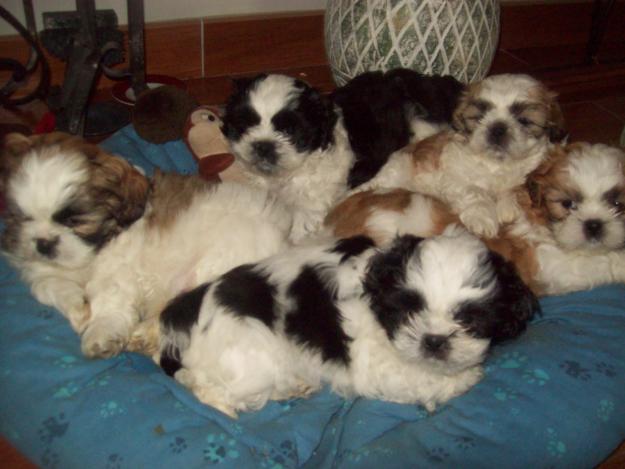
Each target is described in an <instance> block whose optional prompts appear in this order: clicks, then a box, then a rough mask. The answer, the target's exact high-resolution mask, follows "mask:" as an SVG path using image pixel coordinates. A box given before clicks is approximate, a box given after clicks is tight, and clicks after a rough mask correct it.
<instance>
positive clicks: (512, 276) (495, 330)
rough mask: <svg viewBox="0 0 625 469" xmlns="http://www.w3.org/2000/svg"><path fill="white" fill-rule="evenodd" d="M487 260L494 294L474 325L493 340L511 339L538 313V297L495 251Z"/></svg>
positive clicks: (491, 252) (488, 255) (490, 253)
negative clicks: (493, 280)
mask: <svg viewBox="0 0 625 469" xmlns="http://www.w3.org/2000/svg"><path fill="white" fill-rule="evenodd" d="M486 262H489V263H490V264H491V266H492V268H493V270H494V272H495V276H496V278H497V286H496V290H495V293H494V295H493V296H492V297H491V298H490V299H489V300H488V302H487V304H485V305H482V308H483V314H482V315H481V316H476V324H475V328H477V329H478V332H479V329H480V328H481V329H483V330H482V331H481V332H482V334H483V335H484V336H485V337H489V338H490V339H491V341H492V343H497V342H501V341H502V340H506V339H512V338H515V337H517V336H518V335H519V334H521V333H522V332H523V331H524V330H525V328H526V326H527V322H528V321H529V320H530V319H532V318H533V317H534V315H536V314H540V304H539V303H538V299H537V298H536V296H535V295H534V293H532V291H531V290H530V289H529V287H528V286H527V285H526V284H525V283H523V280H521V277H520V276H519V274H518V272H517V270H516V268H515V267H514V264H512V263H511V262H509V261H507V260H505V259H504V258H503V257H502V256H501V255H499V254H498V253H496V252H494V251H489V253H488V254H487V259H486Z"/></svg>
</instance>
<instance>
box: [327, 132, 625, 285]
mask: <svg viewBox="0 0 625 469" xmlns="http://www.w3.org/2000/svg"><path fill="white" fill-rule="evenodd" d="M624 167H625V154H623V152H622V151H621V150H619V149H617V148H612V147H608V146H606V145H601V144H596V145H590V144H587V143H575V144H570V145H567V146H563V147H560V146H556V147H554V148H553V149H552V150H551V151H550V152H549V154H548V156H547V158H546V160H545V162H544V163H543V164H542V165H541V166H539V167H538V168H537V170H536V171H534V172H533V173H531V174H530V175H529V176H528V181H527V184H526V187H524V188H522V189H521V190H518V191H517V192H516V195H517V201H518V202H519V205H520V206H521V207H522V215H521V216H520V217H518V218H517V219H516V220H515V221H514V222H512V223H510V224H507V225H504V226H503V228H502V230H500V232H499V234H498V235H497V236H496V237H493V238H488V239H484V241H485V242H486V244H487V245H488V247H489V248H490V249H492V250H494V251H496V252H498V253H499V254H501V255H502V256H504V257H505V258H506V259H508V260H510V261H511V262H513V263H514V265H515V266H516V268H517V270H518V271H519V274H520V275H521V277H522V278H523V280H524V281H525V282H526V283H527V284H528V285H529V286H530V287H531V288H532V290H533V291H534V292H535V293H536V294H539V295H555V294H563V293H567V292H570V291H575V290H583V289H588V288H591V287H594V286H597V285H601V284H607V283H612V282H625V169H624ZM459 221H460V220H459V218H458V216H457V215H456V214H455V213H453V211H452V210H451V208H450V207H448V206H446V205H445V204H442V203H441V202H439V201H438V200H436V199H433V198H431V197H429V196H426V195H423V194H419V193H414V192H410V191H407V190H404V189H395V190H377V191H364V192H361V193H358V194H355V195H353V196H351V197H349V198H347V199H346V200H344V201H343V202H342V203H341V204H339V205H338V206H337V207H336V208H335V209H334V210H333V211H332V212H330V214H329V215H328V217H327V219H326V224H327V228H328V229H329V231H330V232H331V233H332V234H334V235H336V236H354V235H362V234H364V235H368V236H370V237H372V238H373V239H375V240H376V242H378V243H388V242H391V241H392V239H393V238H394V237H395V236H397V234H405V233H410V234H413V235H418V236H435V235H437V234H439V233H441V232H443V231H444V230H445V228H446V227H447V226H449V225H451V224H455V223H459Z"/></svg>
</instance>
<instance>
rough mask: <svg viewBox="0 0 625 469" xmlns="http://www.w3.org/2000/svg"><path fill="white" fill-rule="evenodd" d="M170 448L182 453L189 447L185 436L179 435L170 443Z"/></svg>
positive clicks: (176, 452)
mask: <svg viewBox="0 0 625 469" xmlns="http://www.w3.org/2000/svg"><path fill="white" fill-rule="evenodd" d="M169 449H170V450H171V452H172V453H174V454H180V453H182V452H183V451H184V450H185V449H187V441H186V440H185V439H184V438H181V437H179V436H177V437H176V439H175V440H174V441H172V442H171V443H169Z"/></svg>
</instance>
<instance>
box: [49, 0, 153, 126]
mask: <svg viewBox="0 0 625 469" xmlns="http://www.w3.org/2000/svg"><path fill="white" fill-rule="evenodd" d="M127 4H128V23H129V24H128V29H129V36H130V41H129V43H130V47H129V49H130V68H129V70H121V71H120V70H116V69H112V68H109V67H107V66H106V65H104V64H103V63H102V61H103V58H104V57H105V56H106V54H108V53H109V52H110V51H112V50H115V49H119V48H121V44H116V43H105V44H103V45H99V44H98V42H97V38H98V36H97V29H96V9H95V2H94V0H76V11H77V12H78V15H79V17H80V29H79V31H78V33H77V34H76V36H75V38H74V42H73V46H72V50H71V54H70V57H69V60H68V63H67V69H66V73H65V80H64V82H63V87H62V89H61V91H60V93H58V94H57V96H56V97H55V98H54V99H52V100H51V101H50V105H51V108H52V109H53V110H55V113H56V119H57V129H59V130H64V131H67V132H70V133H72V134H78V135H100V134H106V133H111V132H114V131H115V130H117V129H118V128H120V127H122V126H124V125H126V124H128V123H129V122H130V111H129V109H128V108H127V107H126V106H124V105H122V104H120V103H117V102H105V103H93V104H90V105H89V99H90V96H91V93H92V91H93V88H94V84H95V82H96V79H97V77H98V75H99V73H100V71H103V72H104V74H105V75H107V76H109V77H110V78H113V79H122V78H127V77H130V79H131V83H132V88H133V90H134V91H135V95H136V96H138V95H139V93H141V92H142V91H144V90H145V89H146V88H147V86H146V83H145V53H144V36H143V34H144V10H143V0H127Z"/></svg>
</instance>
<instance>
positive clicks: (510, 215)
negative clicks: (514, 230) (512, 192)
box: [497, 196, 522, 223]
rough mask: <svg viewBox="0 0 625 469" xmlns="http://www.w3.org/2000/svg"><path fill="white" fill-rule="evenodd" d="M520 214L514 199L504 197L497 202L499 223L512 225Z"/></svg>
mask: <svg viewBox="0 0 625 469" xmlns="http://www.w3.org/2000/svg"><path fill="white" fill-rule="evenodd" d="M521 213H522V211H521V207H519V204H518V203H517V201H516V199H515V198H514V197H509V196H504V197H503V198H501V199H499V200H498V201H497V218H498V220H499V221H500V222H501V223H512V222H513V221H515V220H516V219H517V218H519V217H520V216H521Z"/></svg>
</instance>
